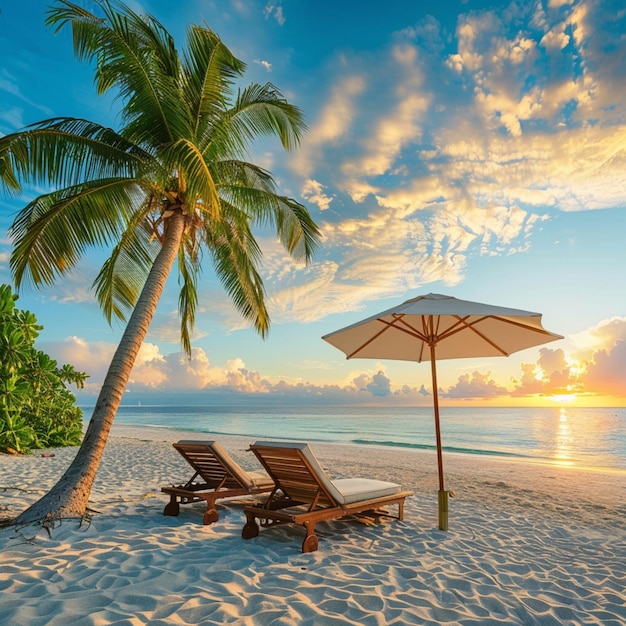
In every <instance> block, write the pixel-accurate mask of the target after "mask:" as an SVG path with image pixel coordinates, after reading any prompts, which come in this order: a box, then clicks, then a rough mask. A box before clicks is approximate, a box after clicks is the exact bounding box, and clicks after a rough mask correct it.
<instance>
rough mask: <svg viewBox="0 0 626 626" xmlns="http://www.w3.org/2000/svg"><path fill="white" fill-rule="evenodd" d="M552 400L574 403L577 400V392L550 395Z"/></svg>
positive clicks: (560, 402)
mask: <svg viewBox="0 0 626 626" xmlns="http://www.w3.org/2000/svg"><path fill="white" fill-rule="evenodd" d="M550 400H553V401H554V402H558V403H559V404H572V403H573V402H576V394H575V393H556V394H554V395H553V396H550Z"/></svg>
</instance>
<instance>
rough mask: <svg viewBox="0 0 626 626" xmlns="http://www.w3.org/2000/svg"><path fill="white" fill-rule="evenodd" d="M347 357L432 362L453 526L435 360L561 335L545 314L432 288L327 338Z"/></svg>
mask: <svg viewBox="0 0 626 626" xmlns="http://www.w3.org/2000/svg"><path fill="white" fill-rule="evenodd" d="M322 339H324V341H327V342H328V343H330V344H331V345H333V346H335V348H338V349H339V350H341V351H342V352H344V353H345V354H346V357H347V358H348V359H354V358H362V359H391V360H401V361H417V362H418V363H421V362H422V361H430V363H431V375H432V382H433V402H434V413H435V435H436V442H437V467H438V471H439V528H440V529H441V530H447V529H448V495H449V492H448V491H446V490H445V486H444V474H443V455H442V447H441V428H440V422H439V397H438V390H437V367H436V361H437V360H442V359H459V358H467V357H490V356H508V355H509V354H512V353H513V352H517V351H519V350H524V349H526V348H531V347H533V346H538V345H541V344H543V343H548V342H549V341H555V340H556V339H563V337H562V336H561V335H556V334H554V333H551V332H549V331H548V330H546V329H545V328H543V326H542V325H541V314H540V313H532V312H530V311H522V310H519V309H510V308H506V307H500V306H492V305H488V304H481V303H478V302H470V301H467V300H459V299H457V298H453V297H451V296H444V295H440V294H435V293H430V294H428V295H424V296H418V297H416V298H412V299H411V300H407V301H406V302H403V303H402V304H400V305H398V306H394V307H392V308H390V309H387V310H386V311H383V312H382V313H378V314H376V315H372V316H371V317H368V318H366V319H364V320H361V321H360V322H356V323H355V324H352V325H350V326H346V327H345V328H341V329H340V330H337V331H335V332H332V333H329V334H328V335H325V336H324V337H322Z"/></svg>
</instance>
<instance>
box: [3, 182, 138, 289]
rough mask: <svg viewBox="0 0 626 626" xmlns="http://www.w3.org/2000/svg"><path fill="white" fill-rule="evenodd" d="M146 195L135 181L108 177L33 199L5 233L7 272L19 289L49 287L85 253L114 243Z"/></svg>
mask: <svg viewBox="0 0 626 626" xmlns="http://www.w3.org/2000/svg"><path fill="white" fill-rule="evenodd" d="M144 198H145V194H144V193H143V192H142V190H141V188H140V187H139V185H138V184H137V183H136V182H135V181H134V180H129V179H126V178H121V179H120V178H111V179H103V180H98V181H91V182H88V183H82V184H80V185H76V186H74V187H68V188H65V189H62V190H60V191H54V192H52V193H49V194H45V195H42V196H40V197H39V198H36V199H35V200H33V201H32V202H31V203H29V204H28V205H27V206H26V207H24V208H23V209H22V210H21V211H20V212H19V213H18V215H17V217H16V218H15V220H14V222H13V224H12V225H11V228H10V229H9V235H10V237H11V238H12V239H13V242H14V247H13V252H12V254H11V261H10V265H11V271H12V274H13V277H14V279H15V282H16V285H17V286H19V285H20V284H21V283H22V281H23V280H24V278H25V277H26V276H28V277H29V278H30V279H31V280H32V282H33V283H34V284H35V285H41V284H51V283H52V282H53V281H54V279H55V278H56V277H57V276H59V275H61V274H63V273H65V272H66V271H67V270H69V269H71V268H72V267H74V266H75V265H76V262H77V261H78V259H79V258H80V257H81V256H82V254H83V253H84V252H85V250H86V249H87V248H88V247H90V246H93V245H107V244H108V243H110V242H113V241H115V240H116V238H117V237H119V236H120V235H121V234H122V233H123V232H124V231H125V229H126V227H127V224H128V223H129V221H131V220H132V219H133V216H134V214H135V213H136V211H137V210H138V208H139V207H140V206H141V204H142V201H143V200H144Z"/></svg>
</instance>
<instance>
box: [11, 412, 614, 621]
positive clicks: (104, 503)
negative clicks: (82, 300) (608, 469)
mask: <svg viewBox="0 0 626 626" xmlns="http://www.w3.org/2000/svg"><path fill="white" fill-rule="evenodd" d="M188 438H190V434H189V431H177V430H175V429H169V428H160V427H159V428H155V429H148V428H144V427H140V428H137V427H130V426H126V425H117V424H116V425H114V426H113V430H112V432H111V436H110V438H109V442H108V444H107V447H106V449H105V452H104V456H103V460H102V463H101V467H100V469H99V471H98V475H97V477H96V481H95V483H94V487H93V489H92V494H91V499H90V508H91V509H92V510H93V511H96V512H94V513H92V516H91V520H90V521H89V522H88V523H87V524H83V525H82V526H80V527H79V526H78V524H77V523H76V521H74V520H63V521H62V522H61V523H59V524H56V525H55V527H54V528H52V529H51V536H50V537H48V536H47V535H46V533H45V532H41V531H40V532H39V533H37V534H36V536H33V537H30V536H28V533H27V532H26V529H23V530H22V531H21V532H20V533H17V532H15V530H14V529H10V528H8V529H2V530H0V549H1V550H2V552H3V561H2V563H1V564H0V589H1V590H2V592H3V593H2V594H1V595H0V622H1V623H11V624H14V625H16V626H19V625H21V624H25V625H26V624H28V626H33V625H39V624H40V625H41V626H44V624H45V625H46V626H48V625H57V624H58V625H59V626H60V625H61V624H63V625H64V624H66V623H68V621H69V620H71V621H73V622H76V623H77V624H90V625H91V624H93V625H96V624H115V623H119V624H133V625H135V624H151V625H152V624H199V623H204V624H222V623H232V624H245V625H252V626H256V625H257V624H258V625H260V626H264V625H265V624H277V625H278V624H294V625H295V624H311V625H316V624H352V625H355V626H356V625H357V624H359V625H360V624H366V625H368V626H369V625H370V624H371V625H379V624H437V623H441V622H448V623H456V624H461V625H463V626H470V625H478V624H489V623H496V622H497V623H506V624H520V625H524V626H525V625H527V624H563V623H565V624H570V625H577V624H583V623H602V624H609V625H616V626H617V625H618V624H622V625H623V624H626V594H625V592H624V589H625V588H626V477H625V476H624V475H622V474H620V473H614V472H613V473H609V474H607V473H605V472H594V471H589V470H582V469H572V468H567V467H555V466H539V465H535V464H529V463H525V462H522V463H520V462H515V461H511V460H509V459H499V458H497V459H496V458H490V459H486V458H485V457H484V456H481V457H470V456H469V455H459V454H453V453H445V454H444V468H445V471H446V482H447V485H446V488H448V489H450V490H452V491H455V492H456V496H457V497H456V498H454V499H451V500H450V514H449V531H448V532H442V531H440V530H438V528H436V525H437V493H436V492H437V488H438V486H437V475H436V474H437V469H436V459H435V453H434V452H430V451H423V450H410V449H402V450H398V449H397V448H393V449H388V450H384V449H382V448H380V447H377V448H374V447H372V446H358V445H356V444H355V445H347V444H332V443H323V442H315V443H311V447H312V449H313V450H314V452H315V454H316V456H317V457H318V459H319V460H320V462H321V463H322V465H323V466H324V467H326V469H327V470H328V471H329V473H331V474H333V475H334V476H335V477H348V476H365V477H371V478H379V479H382V480H392V481H394V482H398V483H400V484H401V485H402V487H403V488H405V489H408V490H411V491H414V494H415V495H414V496H413V497H411V498H409V499H407V502H406V506H405V517H404V521H402V522H399V521H391V522H384V523H377V524H375V525H363V524H361V523H359V522H357V521H353V520H341V521H337V522H330V523H323V524H322V523H320V524H319V525H318V528H317V530H318V534H319V537H320V546H319V550H318V551H317V552H314V553H311V554H302V553H301V552H300V545H301V540H302V536H301V535H302V533H301V530H302V529H300V528H294V527H289V526H281V527H277V528H268V529H262V530H261V533H260V535H259V537H257V538H255V539H252V540H249V541H244V540H243V539H242V538H241V529H242V527H243V524H244V522H245V517H244V516H243V513H242V506H241V505H242V500H241V499H234V500H233V501H220V503H218V509H219V511H220V520H219V521H218V522H217V523H215V524H213V525H211V526H203V525H202V511H203V510H204V507H203V504H195V505H186V506H183V507H181V513H180V515H179V516H178V517H165V516H163V514H162V513H163V507H164V506H165V504H166V503H167V496H166V495H165V494H162V493H160V487H161V486H165V485H170V484H173V483H174V482H177V481H178V482H180V481H184V480H186V479H188V478H189V477H190V476H191V473H190V471H189V469H190V468H189V466H187V464H186V463H185V462H184V460H183V459H182V458H181V457H180V455H178V453H176V451H175V450H174V449H173V448H172V446H171V443H172V442H174V441H177V440H178V439H188ZM194 438H195V436H194ZM198 438H207V439H208V438H209V437H200V436H199V437H198ZM217 439H218V440H219V442H220V443H221V444H222V445H223V446H224V447H225V448H226V449H227V450H228V451H229V452H230V454H231V455H232V456H233V458H235V460H237V461H238V462H239V463H240V464H241V465H242V467H244V468H245V469H248V470H254V469H258V467H257V465H256V459H255V458H254V456H253V455H252V454H251V453H250V452H246V448H247V446H248V445H249V444H250V443H252V442H253V441H252V440H251V439H250V438H248V437H240V436H225V437H219V438H217ZM75 450H76V449H75V448H71V449H59V450H54V451H52V452H53V453H54V454H55V456H54V457H42V456H41V453H42V452H43V451H37V452H35V453H34V454H33V455H31V456H29V457H7V458H4V457H0V513H1V514H2V515H3V516H6V515H7V514H10V515H15V514H17V513H19V512H20V511H21V510H23V508H25V507H26V506H27V505H28V504H30V503H31V502H32V501H34V500H35V499H36V498H38V497H39V495H40V494H41V493H43V492H44V491H45V490H46V489H47V488H49V487H50V486H51V484H53V482H55V481H56V479H58V477H59V476H60V475H61V473H62V471H63V470H64V468H65V467H66V466H67V464H68V463H69V462H70V461H71V459H72V458H73V456H74V454H75ZM30 534H32V535H34V534H35V533H34V531H33V533H30Z"/></svg>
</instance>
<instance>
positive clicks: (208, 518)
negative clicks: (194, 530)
mask: <svg viewBox="0 0 626 626" xmlns="http://www.w3.org/2000/svg"><path fill="white" fill-rule="evenodd" d="M219 518H220V514H219V513H218V512H217V510H216V509H214V508H213V509H209V508H207V510H206V512H205V513H204V519H203V520H202V521H203V523H204V525H205V526H209V525H210V524H212V523H213V522H217V520H218V519H219Z"/></svg>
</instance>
